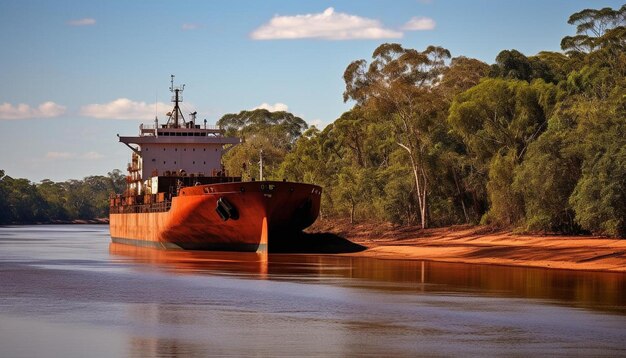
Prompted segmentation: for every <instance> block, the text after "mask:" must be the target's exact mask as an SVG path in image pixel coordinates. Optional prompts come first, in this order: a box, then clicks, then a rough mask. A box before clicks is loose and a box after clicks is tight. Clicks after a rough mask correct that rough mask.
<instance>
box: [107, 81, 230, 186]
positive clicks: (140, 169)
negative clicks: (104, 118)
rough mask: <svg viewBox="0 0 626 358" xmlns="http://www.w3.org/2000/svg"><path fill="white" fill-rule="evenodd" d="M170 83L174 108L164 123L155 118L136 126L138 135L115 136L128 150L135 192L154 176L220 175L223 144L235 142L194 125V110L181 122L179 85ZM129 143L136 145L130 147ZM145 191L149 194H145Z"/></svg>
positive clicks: (215, 132)
mask: <svg viewBox="0 0 626 358" xmlns="http://www.w3.org/2000/svg"><path fill="white" fill-rule="evenodd" d="M173 77H174V76H172V86H171V87H170V90H171V91H172V92H173V93H174V96H173V97H172V102H174V109H173V110H172V112H170V113H168V116H169V119H168V121H167V123H166V124H162V125H159V123H158V120H157V119H155V121H154V124H153V125H145V124H142V125H140V126H139V135H138V136H134V137H119V141H120V142H122V143H125V144H126V145H127V146H128V147H129V148H130V149H131V150H132V151H133V155H132V160H131V163H129V166H128V171H129V179H128V181H129V183H130V189H131V190H133V191H135V193H136V194H137V195H139V194H144V193H145V190H144V188H145V186H146V184H147V185H148V186H149V185H150V184H148V181H149V180H150V178H152V177H156V176H196V177H205V176H223V175H225V173H224V169H223V167H222V155H223V154H224V145H228V144H230V145H236V144H239V143H240V142H241V140H240V139H239V138H234V137H224V136H223V131H222V130H220V129H219V128H216V127H207V125H206V121H205V124H204V126H202V127H201V126H200V125H197V124H195V115H196V113H191V114H190V116H191V119H190V121H188V122H185V120H184V117H183V115H182V112H181V110H180V108H179V106H178V104H179V103H180V102H182V96H181V93H182V91H183V89H184V85H183V86H182V87H174V85H173ZM131 144H134V145H136V147H135V146H131ZM148 194H149V193H148Z"/></svg>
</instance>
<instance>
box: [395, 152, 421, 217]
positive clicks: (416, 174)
mask: <svg viewBox="0 0 626 358" xmlns="http://www.w3.org/2000/svg"><path fill="white" fill-rule="evenodd" d="M397 144H398V145H399V146H401V147H402V148H404V149H405V150H406V151H407V152H409V158H411V169H413V176H414V177H415V189H416V190H417V204H418V205H419V211H420V221H421V227H422V229H425V228H426V227H427V223H426V180H425V179H426V176H425V174H424V170H423V169H421V172H422V176H423V177H424V183H420V174H419V171H420V169H419V168H418V167H417V163H415V158H413V151H412V150H411V148H409V147H407V146H406V145H404V144H402V143H397ZM422 184H423V185H422Z"/></svg>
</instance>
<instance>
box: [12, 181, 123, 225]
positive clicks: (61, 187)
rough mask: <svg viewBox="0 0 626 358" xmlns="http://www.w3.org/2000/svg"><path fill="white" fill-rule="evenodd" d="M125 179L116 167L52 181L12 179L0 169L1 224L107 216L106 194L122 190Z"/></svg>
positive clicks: (67, 220) (62, 220)
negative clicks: (93, 174) (62, 180)
mask: <svg viewBox="0 0 626 358" xmlns="http://www.w3.org/2000/svg"><path fill="white" fill-rule="evenodd" d="M124 189H126V180H125V177H124V175H123V174H122V172H121V171H119V170H117V169H116V170H113V171H112V172H110V173H108V175H107V176H90V177H86V178H85V179H83V180H68V181H64V182H59V183H55V182H53V181H51V180H48V179H45V180H42V181H41V182H40V183H32V182H30V181H29V180H28V179H14V178H12V177H10V176H8V175H5V173H4V171H3V170H0V224H11V223H16V224H27V223H50V222H71V221H74V220H89V219H96V218H106V217H108V215H109V201H108V198H109V195H110V194H111V193H122V192H123V191H124Z"/></svg>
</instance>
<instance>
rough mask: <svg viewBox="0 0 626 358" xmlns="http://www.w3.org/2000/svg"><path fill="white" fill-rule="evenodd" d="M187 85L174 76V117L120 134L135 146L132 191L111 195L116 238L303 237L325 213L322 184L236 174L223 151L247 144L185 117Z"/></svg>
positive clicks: (271, 241) (201, 243)
mask: <svg viewBox="0 0 626 358" xmlns="http://www.w3.org/2000/svg"><path fill="white" fill-rule="evenodd" d="M183 90H184V85H182V86H174V76H172V79H171V86H170V91H171V92H172V102H173V109H172V111H171V112H168V113H167V118H168V119H167V122H166V123H164V124H160V123H159V120H158V118H155V120H154V123H153V124H150V125H146V124H141V125H140V126H139V134H138V135H137V136H119V135H118V139H119V142H121V143H123V144H125V145H126V146H127V147H128V148H129V149H130V150H131V152H132V153H131V162H130V163H129V164H128V168H127V170H128V175H127V177H126V181H127V190H126V191H125V192H124V194H120V195H113V196H112V197H111V198H110V214H109V223H110V232H111V240H112V241H113V242H115V243H121V244H129V245H136V246H150V247H157V248H163V249H191V250H222V251H267V250H268V248H271V246H272V245H280V244H281V243H288V242H289V240H296V239H297V238H298V235H299V233H300V232H301V231H302V230H303V229H305V228H306V227H308V226H310V225H311V224H312V223H313V222H314V221H315V220H316V219H317V216H318V215H319V209H320V198H321V193H322V188H321V187H319V186H317V185H313V184H306V183H295V182H288V181H286V180H278V181H276V180H274V181H272V180H264V178H263V174H262V173H263V171H262V164H261V170H260V172H261V175H260V178H259V180H255V179H254V178H251V179H250V180H249V181H242V178H241V177H240V176H229V175H228V173H227V172H226V170H225V168H224V166H223V165H222V155H224V154H225V153H226V152H227V151H228V150H230V149H232V148H233V147H234V146H236V145H237V144H239V143H241V139H240V138H236V137H226V136H225V135H224V131H223V130H222V129H220V128H218V127H216V126H207V121H206V120H204V124H203V125H200V124H196V115H197V113H196V112H193V113H190V114H189V118H188V120H186V119H185V117H184V115H183V113H182V111H181V109H180V103H181V102H182V101H183V98H182V94H183Z"/></svg>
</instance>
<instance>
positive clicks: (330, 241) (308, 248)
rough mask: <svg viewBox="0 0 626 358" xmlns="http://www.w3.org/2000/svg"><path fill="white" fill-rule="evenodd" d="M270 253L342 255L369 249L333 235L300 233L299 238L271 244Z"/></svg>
mask: <svg viewBox="0 0 626 358" xmlns="http://www.w3.org/2000/svg"><path fill="white" fill-rule="evenodd" d="M268 249H269V252H270V253H281V254H342V253H351V252H359V251H363V250H365V249H367V247H365V246H363V245H359V244H355V243H354V242H352V241H350V240H348V239H344V238H343V237H341V236H338V235H335V234H332V233H304V232H303V233H300V234H299V235H298V237H297V238H295V240H294V238H291V239H290V240H276V241H274V242H270V245H269V247H268Z"/></svg>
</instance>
